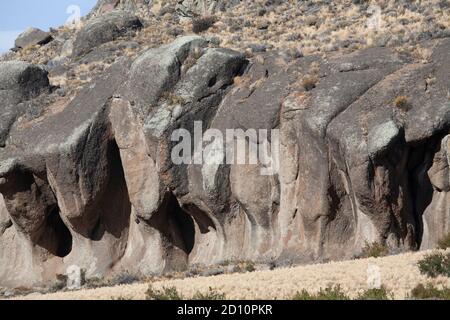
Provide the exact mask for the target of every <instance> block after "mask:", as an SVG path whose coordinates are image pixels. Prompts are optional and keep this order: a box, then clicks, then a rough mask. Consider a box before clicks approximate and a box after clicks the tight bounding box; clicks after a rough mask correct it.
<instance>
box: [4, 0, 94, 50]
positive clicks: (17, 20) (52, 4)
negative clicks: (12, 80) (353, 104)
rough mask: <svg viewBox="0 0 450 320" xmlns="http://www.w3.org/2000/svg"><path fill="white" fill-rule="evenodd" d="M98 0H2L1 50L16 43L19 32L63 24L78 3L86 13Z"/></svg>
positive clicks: (84, 13)
mask: <svg viewBox="0 0 450 320" xmlns="http://www.w3.org/2000/svg"><path fill="white" fill-rule="evenodd" d="M96 2H97V0H0V53H2V52H5V51H7V50H8V49H10V48H12V47H13V46H14V40H15V38H16V37H17V35H18V34H19V33H21V32H22V31H24V30H25V29H27V28H28V27H36V28H40V29H42V30H48V29H49V28H50V27H57V26H60V25H63V24H64V23H65V22H66V21H67V19H69V17H71V15H72V14H73V12H74V11H72V13H68V12H67V10H68V8H69V7H70V6H78V7H79V8H80V12H81V15H82V16H83V15H86V14H87V13H88V12H89V10H90V9H91V8H92V7H93V6H94V5H95V3H96Z"/></svg>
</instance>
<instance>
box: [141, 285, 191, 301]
mask: <svg viewBox="0 0 450 320" xmlns="http://www.w3.org/2000/svg"><path fill="white" fill-rule="evenodd" d="M145 298H146V299H147V300H183V296H182V295H181V294H180V293H179V292H178V290H177V289H176V288H175V287H170V288H165V287H164V288H162V289H161V290H157V289H154V288H153V287H152V286H151V285H150V286H149V287H148V289H147V292H146V293H145Z"/></svg>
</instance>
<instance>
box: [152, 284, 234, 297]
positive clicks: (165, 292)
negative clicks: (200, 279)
mask: <svg viewBox="0 0 450 320" xmlns="http://www.w3.org/2000/svg"><path fill="white" fill-rule="evenodd" d="M145 298H146V299H147V300H225V299H226V296H225V294H223V293H220V292H218V291H216V290H215V289H213V288H209V290H208V292H206V293H202V292H196V293H195V294H194V295H193V296H192V297H191V298H187V297H184V296H183V295H182V294H181V293H179V292H178V290H177V288H175V287H169V288H166V287H163V288H162V289H161V290H158V289H154V288H153V287H152V286H151V285H150V286H149V287H148V289H147V292H146V293H145Z"/></svg>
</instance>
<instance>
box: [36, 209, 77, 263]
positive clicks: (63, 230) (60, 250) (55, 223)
mask: <svg viewBox="0 0 450 320" xmlns="http://www.w3.org/2000/svg"><path fill="white" fill-rule="evenodd" d="M49 212H50V213H49V215H48V216H47V218H46V220H45V230H44V232H43V234H42V237H41V241H40V245H41V246H42V247H43V248H45V249H47V250H48V251H49V252H50V253H51V254H53V255H55V256H57V257H61V258H64V257H66V256H67V255H68V254H69V253H70V252H71V251H72V235H71V233H70V231H69V229H68V228H67V227H66V225H65V224H64V222H63V221H62V219H61V217H60V215H59V208H58V206H57V205H56V204H55V205H53V206H52V207H51V208H50V209H49Z"/></svg>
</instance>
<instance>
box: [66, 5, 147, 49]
mask: <svg viewBox="0 0 450 320" xmlns="http://www.w3.org/2000/svg"><path fill="white" fill-rule="evenodd" d="M141 27H142V23H141V21H140V20H139V18H138V17H136V16H135V15H133V14H132V13H129V12H128V11H121V10H115V11H112V12H109V13H106V14H103V15H101V16H98V17H94V18H92V19H90V20H88V21H87V22H86V25H85V26H84V27H83V28H82V29H81V30H80V31H79V32H78V34H77V36H76V38H75V41H74V43H73V51H72V55H73V56H74V57H78V56H82V55H84V54H86V53H88V52H89V51H91V50H92V49H94V48H96V47H98V46H100V45H101V44H103V43H107V42H110V41H114V40H115V39H117V38H118V37H120V36H122V35H125V34H126V33H127V32H132V31H134V30H137V29H140V28H141Z"/></svg>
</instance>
